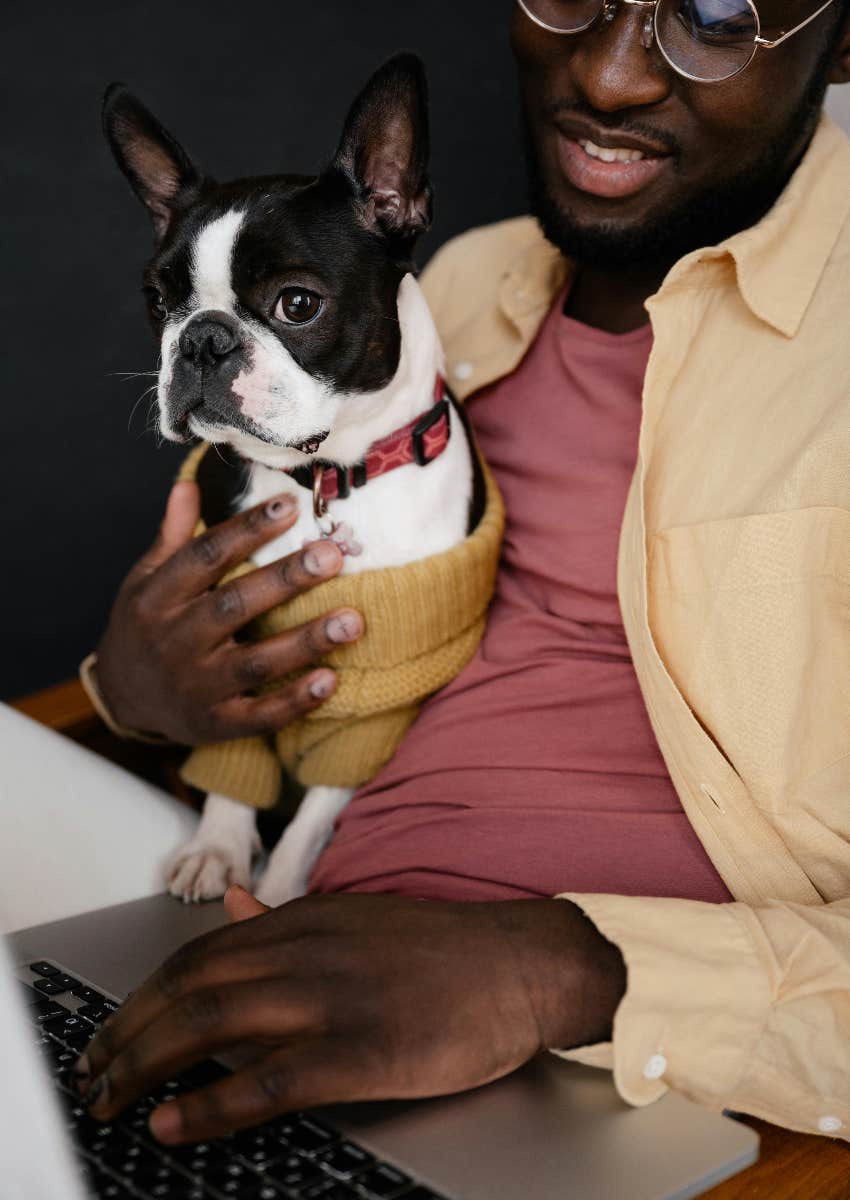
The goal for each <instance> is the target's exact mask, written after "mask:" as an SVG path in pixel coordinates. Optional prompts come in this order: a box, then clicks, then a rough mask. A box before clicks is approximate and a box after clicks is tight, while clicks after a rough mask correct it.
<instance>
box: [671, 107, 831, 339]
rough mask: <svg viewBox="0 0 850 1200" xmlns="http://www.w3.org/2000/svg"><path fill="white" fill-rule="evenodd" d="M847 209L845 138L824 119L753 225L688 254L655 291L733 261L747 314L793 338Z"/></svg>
mask: <svg viewBox="0 0 850 1200" xmlns="http://www.w3.org/2000/svg"><path fill="white" fill-rule="evenodd" d="M848 213H850V142H848V140H847V138H846V136H845V135H844V133H843V132H842V131H841V130H840V129H839V128H838V126H837V125H835V124H834V122H833V121H831V120H830V119H829V117H827V116H824V117H823V118H822V120H821V123H820V125H819V127H818V129H817V132H816V133H815V136H814V138H813V139H812V143H811V145H810V146H809V149H808V150H807V151H806V154H805V156H804V157H803V161H802V162H801V163H800V166H799V167H798V168H797V170H796V171H795V173H794V175H793V176H792V178H791V181H790V182H789V183H788V185H787V187H786V188H785V190H784V192H783V193H782V195H781V196H780V197H779V199H778V200H777V202H776V203H775V204H774V206H773V208H771V210H770V211H769V212H768V213H767V214H766V215H765V216H764V217H763V218H762V219H761V221H759V222H758V224H756V225H753V226H752V227H751V228H750V229H744V230H742V231H741V233H737V234H735V235H734V236H733V237H731V238H728V239H727V240H726V241H725V242H721V243H720V244H719V245H718V246H712V247H711V248H709V249H705V250H697V251H695V252H694V253H692V254H689V255H687V256H686V257H685V258H683V259H682V260H681V261H680V262H678V263H677V264H676V266H675V267H674V268H673V269H672V271H671V272H670V273H669V275H668V276H667V278H666V279H665V281H664V283H663V284H662V286H661V289H660V291H659V293H658V295H659V296H661V295H663V293H664V292H665V291H666V290H667V289H668V288H670V287H671V286H673V285H675V284H677V283H681V282H683V281H684V280H685V279H686V277H687V276H688V275H689V274H690V273H691V272H692V271H693V269H694V267H695V266H696V264H698V263H701V262H706V261H710V260H711V259H722V258H731V259H732V261H733V262H734V264H735V273H736V278H737V282H738V289H739V291H740V293H741V296H742V297H743V299H744V301H745V303H746V304H747V306H748V308H749V309H750V311H751V312H752V313H753V314H754V315H755V316H756V317H758V318H759V320H761V321H764V322H765V323H766V324H768V325H771V326H773V328H774V329H777V330H778V331H779V332H780V333H783V334H785V336H786V337H794V335H795V334H796V333H797V331H798V329H799V328H800V325H801V323H802V320H803V317H804V316H805V314H806V309H807V308H808V307H809V304H810V302H811V299H812V296H813V295H814V293H815V289H816V288H817V285H818V283H819V281H820V278H821V276H822V275H823V272H824V269H825V267H826V264H827V261H828V260H829V257H830V255H831V253H832V251H833V249H834V247H835V243H836V241H837V240H838V236H839V234H840V232H841V229H842V227H843V226H844V224H845V222H846V220H847V217H848Z"/></svg>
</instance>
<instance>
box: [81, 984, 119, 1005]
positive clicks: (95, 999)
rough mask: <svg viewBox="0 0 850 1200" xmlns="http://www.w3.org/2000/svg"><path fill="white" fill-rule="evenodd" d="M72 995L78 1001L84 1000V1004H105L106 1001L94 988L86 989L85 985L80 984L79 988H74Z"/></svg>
mask: <svg viewBox="0 0 850 1200" xmlns="http://www.w3.org/2000/svg"><path fill="white" fill-rule="evenodd" d="M71 995H72V996H76V998H77V999H78V1000H82V1001H83V1003H84V1004H103V1002H104V1000H105V999H106V997H105V996H103V995H101V993H100V992H96V991H95V990H94V988H90V987H85V986H84V985H83V984H80V986H79V987H77V988H72V989H71ZM113 1003H114V1002H113Z"/></svg>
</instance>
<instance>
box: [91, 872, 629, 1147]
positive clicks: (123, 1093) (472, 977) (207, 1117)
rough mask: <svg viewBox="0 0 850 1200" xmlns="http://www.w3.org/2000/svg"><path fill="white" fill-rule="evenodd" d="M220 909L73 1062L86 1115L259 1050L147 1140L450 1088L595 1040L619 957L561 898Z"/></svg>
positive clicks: (191, 1137)
mask: <svg viewBox="0 0 850 1200" xmlns="http://www.w3.org/2000/svg"><path fill="white" fill-rule="evenodd" d="M228 906H229V908H230V911H231V915H232V916H233V917H234V918H236V919H237V923H236V924H233V925H231V926H229V927H228V928H226V929H221V930H217V931H215V932H214V933H211V934H208V935H206V936H205V937H202V938H199V939H198V940H197V941H194V942H191V943H190V944H189V945H187V946H185V947H184V948H183V949H182V950H180V951H178V953H177V954H175V955H174V956H173V957H172V958H171V959H169V960H168V961H167V962H166V963H165V965H164V966H163V967H161V968H160V970H159V971H157V972H156V974H155V975H154V976H153V977H152V978H151V979H150V980H148V982H147V983H145V984H144V985H143V986H142V987H141V988H140V989H139V990H138V991H137V992H135V993H134V994H133V995H132V997H131V998H130V999H129V1000H128V1001H127V1002H126V1003H125V1004H124V1005H123V1007H122V1008H121V1010H120V1012H118V1013H116V1014H115V1016H114V1017H112V1018H111V1019H110V1020H109V1022H108V1023H107V1024H106V1025H104V1027H103V1028H102V1029H101V1031H100V1032H99V1034H98V1035H97V1036H96V1037H95V1038H94V1040H93V1041H92V1043H91V1045H90V1046H89V1048H88V1050H87V1052H86V1054H85V1055H84V1056H83V1058H82V1059H81V1060H80V1062H79V1064H78V1067H77V1078H78V1080H79V1084H80V1087H81V1090H82V1091H83V1093H84V1095H85V1096H86V1098H87V1102H88V1103H89V1104H90V1106H91V1111H92V1114H93V1115H94V1116H95V1117H98V1118H101V1119H109V1118H112V1117H114V1116H115V1114H116V1113H118V1112H120V1111H121V1109H122V1108H124V1107H125V1106H126V1105H127V1104H129V1103H130V1102H131V1101H132V1100H133V1099H135V1098H136V1097H138V1096H139V1095H140V1094H142V1093H143V1092H146V1091H149V1090H150V1089H151V1088H153V1087H155V1086H156V1085H157V1084H159V1083H161V1082H162V1081H163V1080H165V1079H167V1078H170V1077H172V1076H174V1075H175V1074H177V1073H178V1072H180V1071H182V1070H184V1069H186V1068H188V1067H190V1066H192V1065H193V1064H194V1063H197V1062H198V1061H200V1060H202V1059H203V1058H205V1057H207V1056H209V1055H210V1054H213V1053H215V1052H220V1051H223V1050H225V1049H227V1048H229V1047H234V1046H238V1045H245V1044H246V1043H252V1044H254V1045H255V1046H256V1047H257V1048H258V1050H259V1053H258V1056H257V1057H256V1058H255V1059H254V1060H252V1061H251V1062H250V1064H249V1065H247V1066H244V1067H242V1068H241V1069H239V1070H237V1071H236V1072H235V1073H234V1074H233V1075H231V1076H228V1077H227V1078H226V1079H223V1080H221V1081H220V1082H217V1083H214V1084H212V1085H211V1086H208V1087H205V1088H203V1089H202V1090H199V1091H195V1092H189V1093H187V1094H185V1095H183V1096H180V1097H179V1098H178V1099H176V1100H173V1101H171V1102H170V1103H168V1104H163V1105H161V1106H160V1107H159V1108H158V1109H156V1110H155V1112H154V1113H153V1115H152V1117H151V1129H152V1131H153V1133H154V1134H155V1136H156V1137H157V1138H159V1139H160V1140H161V1141H163V1142H168V1143H177V1142H191V1141H198V1140H201V1139H207V1138H212V1137H216V1136H218V1135H221V1134H224V1133H226V1132H228V1131H229V1130H234V1129H239V1128H241V1127H243V1126H248V1125H254V1124H257V1123H258V1122H261V1121H265V1120H268V1119H269V1118H271V1117H273V1116H275V1115H276V1114H278V1113H281V1112H285V1111H290V1110H293V1109H299V1108H309V1107H313V1106H315V1105H321V1104H326V1103H333V1102H336V1101H352V1100H377V1099H401V1098H413V1097H424V1096H434V1095H441V1094H445V1093H449V1092H458V1091H464V1090H466V1089H468V1088H473V1087H476V1086H478V1085H479V1084H484V1083H487V1082H488V1081H490V1080H493V1079H497V1078H499V1077H500V1076H502V1075H506V1074H507V1073H508V1072H510V1071H512V1070H513V1069H514V1068H516V1067H519V1066H520V1065H521V1064H522V1063H524V1062H526V1061H527V1060H528V1059H530V1058H532V1057H533V1056H534V1055H535V1054H537V1053H538V1052H539V1051H541V1050H543V1049H545V1048H547V1047H549V1048H568V1047H573V1046H577V1045H583V1044H587V1043H592V1042H596V1041H601V1040H606V1039H608V1038H609V1037H610V1035H611V1022H612V1019H613V1014H614V1012H615V1010H616V1007H617V1004H618V1003H619V1000H620V998H621V996H622V994H623V991H624V989H625V968H624V966H623V961H622V957H621V955H620V952H619V950H617V948H616V947H614V946H612V945H611V943H610V942H608V941H606V940H605V938H604V937H602V935H601V934H600V933H599V932H598V931H597V929H596V927H595V926H594V925H593V924H592V922H590V921H589V920H588V919H587V918H586V917H585V916H584V915H583V914H582V912H581V911H580V909H578V908H577V907H576V906H575V905H574V904H571V903H569V902H567V901H563V900H521V901H510V902H504V903H479V904H472V903H467V904H446V903H436V902H427V901H416V900H407V899H401V898H398V897H393V896H357V895H343V896H319V897H308V898H306V899H304V900H296V901H293V902H292V903H290V904H286V905H283V906H282V907H281V908H277V909H272V910H270V911H264V910H263V906H262V905H259V904H258V903H257V901H255V900H253V898H252V897H250V896H248V895H247V894H246V893H244V892H242V891H241V890H239V891H235V890H234V891H232V892H231V893H230V895H229V897H228ZM254 914H260V915H254Z"/></svg>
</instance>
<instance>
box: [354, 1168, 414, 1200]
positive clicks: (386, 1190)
mask: <svg viewBox="0 0 850 1200" xmlns="http://www.w3.org/2000/svg"><path fill="white" fill-rule="evenodd" d="M356 1182H357V1187H358V1188H360V1189H361V1191H362V1192H363V1194H364V1195H366V1196H368V1197H369V1200H392V1198H393V1197H395V1196H398V1195H399V1193H400V1192H403V1191H404V1189H405V1188H408V1187H410V1186H411V1184H412V1183H413V1180H412V1179H411V1178H410V1176H409V1175H405V1174H404V1172H403V1171H397V1170H396V1168H395V1167H391V1166H390V1165H389V1163H378V1165H377V1166H376V1167H373V1168H372V1169H371V1170H370V1171H367V1172H366V1173H365V1175H359V1176H358V1177H357V1181H356Z"/></svg>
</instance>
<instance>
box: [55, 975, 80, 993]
mask: <svg viewBox="0 0 850 1200" xmlns="http://www.w3.org/2000/svg"><path fill="white" fill-rule="evenodd" d="M50 978H51V979H52V980H53V982H54V983H58V984H59V986H60V987H61V988H62V990H63V991H65V992H73V990H74V988H78V987H82V984H81V983H80V981H79V979H75V978H74V976H73V975H65V974H64V972H62V971H59V972H57V974H56V975H51V976H50Z"/></svg>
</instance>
